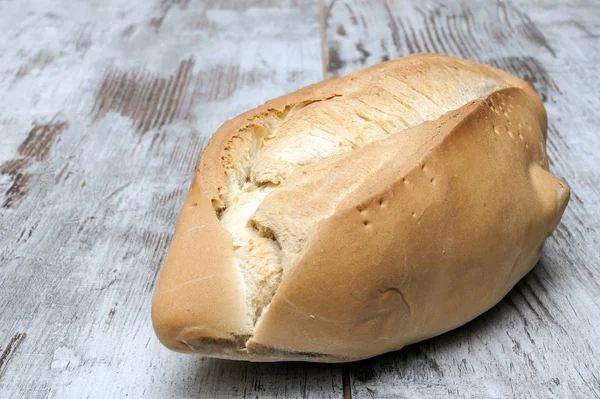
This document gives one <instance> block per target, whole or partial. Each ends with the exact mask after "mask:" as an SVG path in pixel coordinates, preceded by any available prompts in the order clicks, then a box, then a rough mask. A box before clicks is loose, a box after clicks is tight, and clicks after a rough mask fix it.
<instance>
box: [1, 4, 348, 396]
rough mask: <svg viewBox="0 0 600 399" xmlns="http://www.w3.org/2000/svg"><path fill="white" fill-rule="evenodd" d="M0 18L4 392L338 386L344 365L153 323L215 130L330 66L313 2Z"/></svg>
mask: <svg viewBox="0 0 600 399" xmlns="http://www.w3.org/2000/svg"><path fill="white" fill-rule="evenodd" d="M257 21H260V23H257ZM0 30H1V31H2V32H3V35H2V38H0V50H1V51H0V60H1V62H0V90H1V92H2V94H3V95H2V96H0V143H1V145H0V165H1V166H0V206H2V205H3V206H4V207H2V208H0V398H3V399H4V398H13V397H15V398H18V397H23V398H47V397H53V398H54V397H55V398H67V397H72V398H86V397H91V398H123V397H129V398H131V397H134V398H142V397H143V398H149V397H152V398H164V397H175V398H185V397H190V398H192V397H194V398H196V397H205V398H219V397H221V398H231V397H294V398H300V397H302V398H306V397H309V396H310V397H315V398H333V397H335V398H338V397H340V396H341V395H342V376H341V367H339V366H333V367H332V366H320V365H310V364H250V363H241V362H240V363H238V362H228V361H220V360H212V359H205V358H200V357H195V356H186V355H182V354H178V353H174V352H170V351H168V350H167V349H165V348H163V347H162V346H161V345H160V344H159V343H158V341H157V339H156V338H155V336H154V332H153V330H152V326H151V321H150V300H151V296H152V292H153V286H154V282H155V280H156V277H157V273H158V270H159V268H160V265H161V263H162V259H163V257H164V255H165V251H166V248H167V246H168V244H169V241H170V239H171V234H172V231H173V227H174V224H175V219H176V217H177V214H178V212H179V209H180V207H181V204H182V202H183V199H184V197H185V195H186V192H187V189H188V185H189V182H190V181H191V178H192V176H193V172H194V169H195V165H196V162H197V159H198V156H199V154H200V152H201V150H202V148H203V146H204V145H205V144H206V142H207V140H208V138H209V137H210V135H211V134H212V132H213V131H214V130H215V129H216V128H217V127H218V126H219V125H220V124H221V123H223V122H224V121H225V120H227V119H229V118H231V117H233V116H235V115H237V114H238V113H240V112H242V111H245V110H246V109H249V108H252V107H254V106H256V105H258V104H260V103H262V102H264V101H265V100H267V99H269V98H272V97H275V96H278V95H281V94H284V93H286V92H290V91H292V90H294V89H296V88H299V87H302V86H305V85H307V84H310V83H314V82H316V81H318V80H320V79H321V78H322V66H321V59H320V43H321V37H320V26H319V8H318V3H317V2H316V1H315V2H312V1H311V2H305V1H304V2H292V1H283V2H280V1H245V2H238V1H233V0H232V1H218V2H216V1H165V0H156V1H138V0H110V1H106V2H76V3H74V2H69V1H49V0H48V1H36V2H24V3H23V2H2V3H0Z"/></svg>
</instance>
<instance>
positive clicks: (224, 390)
mask: <svg viewBox="0 0 600 399" xmlns="http://www.w3.org/2000/svg"><path fill="white" fill-rule="evenodd" d="M341 370H342V366H341V365H340V364H327V363H308V362H265V363H262V362H261V363H253V362H244V361H235V360H223V359H210V358H205V359H201V361H200V364H199V365H198V368H197V371H196V376H195V378H194V381H195V384H193V385H195V387H196V389H197V392H196V394H198V395H199V397H210V398H234V397H276V396H277V397H279V396H281V397H299V398H307V397H309V395H310V396H314V395H315V393H316V392H322V393H324V395H323V396H333V397H339V396H340V395H341V392H342V371H341ZM189 393H191V392H189ZM317 396H319V395H317Z"/></svg>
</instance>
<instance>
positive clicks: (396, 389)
mask: <svg viewBox="0 0 600 399" xmlns="http://www.w3.org/2000/svg"><path fill="white" fill-rule="evenodd" d="M324 10H325V11H326V14H325V17H326V18H325V20H326V22H327V26H326V40H327V42H326V49H325V50H326V51H325V53H326V54H327V57H328V59H327V70H328V73H329V76H339V75H343V74H346V73H348V72H351V71H353V70H356V69H359V68H362V67H365V66H368V65H371V64H374V63H377V62H381V61H385V60H388V59H391V58H395V57H398V56H402V55H406V54H409V53H414V52H420V51H425V52H441V53H447V54H451V55H456V56H460V57H465V58H470V59H473V60H476V61H479V62H484V63H489V64H492V65H496V66H498V67H500V68H503V69H506V70H508V71H510V72H512V73H514V74H516V75H518V76H521V77H523V78H524V79H526V80H528V81H529V82H531V83H532V84H533V86H534V87H535V88H536V89H537V91H538V92H539V93H540V95H541V97H542V98H543V99H544V101H545V104H546V108H547V111H548V115H549V121H550V129H549V142H548V152H549V156H550V158H551V160H552V162H551V168H552V170H553V171H554V172H555V173H556V174H557V175H559V176H562V177H564V178H565V179H566V181H567V182H569V184H570V185H571V188H572V190H573V195H572V200H571V203H570V204H569V207H568V209H567V212H566V213H565V215H564V217H563V220H562V223H561V224H560V226H559V227H558V229H557V231H556V232H555V234H554V235H553V236H552V237H550V238H549V239H548V241H547V244H546V247H545V249H544V254H543V257H542V260H541V261H540V263H539V264H538V265H537V267H536V268H535V269H534V270H533V271H532V272H531V273H530V274H529V275H528V276H526V278H525V279H523V281H522V282H521V283H519V284H518V285H517V287H516V288H515V289H514V290H513V291H512V292H511V293H510V294H509V295H508V296H507V298H505V299H504V300H503V301H502V302H501V303H500V304H499V305H498V306H496V307H495V308H493V309H492V310H490V311H489V312H487V313H486V314H484V315H483V316H481V317H479V318H477V319H476V320H475V321H473V322H471V323H469V324H468V325H466V326H463V327H461V328H459V329H456V330H454V331H452V332H449V333H447V334H445V335H443V336H441V337H437V338H435V339H431V340H429V341H426V342H423V343H420V344H416V345H412V346H410V347H408V348H405V349H404V350H401V351H399V352H397V353H391V354H387V355H383V356H380V357H378V358H375V359H372V360H367V361H364V362H359V363H356V364H352V365H350V377H351V385H352V393H353V395H354V397H360V398H362V397H376V398H382V397H389V398H397V397H407V398H413V397H445V396H451V397H509V396H516V397H598V396H600V378H599V377H598V376H599V375H600V361H599V360H598V359H600V332H598V329H597V325H598V320H600V300H599V299H598V298H600V283H599V282H600V254H599V251H598V248H599V243H600V201H599V200H598V198H600V189H599V187H600V172H599V169H598V166H597V165H598V162H597V159H596V158H597V155H596V154H597V153H598V152H600V137H599V136H598V134H597V126H599V125H600V115H599V114H598V112H597V111H596V110H597V109H598V107H600V98H599V97H598V92H599V91H600V83H599V80H598V77H599V76H600V67H599V65H600V40H598V37H599V36H598V34H599V33H600V31H599V26H598V22H597V21H598V20H600V4H598V2H593V1H579V2H570V3H569V4H566V3H565V2H560V1H555V0H547V1H535V2H529V1H524V0H523V1H512V2H510V1H499V2H487V1H475V2H466V1H465V2H459V1H451V2H448V1H436V0H423V1H419V2H410V1H391V0H390V1H384V0H379V1H374V2H366V1H360V0H356V1H354V0H338V1H327V2H326V3H325V5H324Z"/></svg>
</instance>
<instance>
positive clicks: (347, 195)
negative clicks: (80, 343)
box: [152, 54, 569, 362]
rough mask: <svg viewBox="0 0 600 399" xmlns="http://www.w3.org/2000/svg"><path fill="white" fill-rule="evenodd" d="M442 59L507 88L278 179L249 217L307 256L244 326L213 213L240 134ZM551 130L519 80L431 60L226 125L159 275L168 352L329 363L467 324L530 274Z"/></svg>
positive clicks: (561, 195) (556, 216) (354, 79)
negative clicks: (291, 237) (292, 238)
mask: <svg viewBox="0 0 600 399" xmlns="http://www.w3.org/2000/svg"><path fill="white" fill-rule="evenodd" d="M442 67H443V68H446V69H447V68H465V69H469V70H473V71H476V72H477V73H481V74H485V75H486V76H492V77H493V78H494V79H498V80H501V81H503V82H505V83H506V85H505V88H502V89H499V90H494V91H492V92H491V93H489V94H488V95H486V96H484V97H481V98H479V99H477V100H475V101H471V102H469V103H467V104H465V105H463V106H460V107H459V108H457V109H455V110H452V111H449V112H446V113H444V114H443V115H442V116H441V117H439V118H438V119H436V120H433V121H425V122H423V123H420V124H419V125H417V126H414V127H411V128H408V129H406V130H404V131H402V132H401V133H398V134H393V135H391V136H389V137H387V138H385V139H383V140H379V141H375V142H373V143H370V144H367V145H364V146H362V147H360V148H356V149H354V150H352V151H350V152H345V153H342V154H338V155H334V156H331V157H329V158H326V159H325V160H322V161H320V162H318V163H313V164H308V165H303V166H299V167H297V168H296V169H295V170H294V171H293V172H292V173H291V175H289V176H288V177H287V178H286V179H285V181H283V182H281V184H280V186H279V187H278V189H277V190H275V191H273V192H272V193H271V194H269V195H268V196H267V197H266V199H265V200H264V201H263V203H262V204H261V205H260V206H259V208H258V210H257V211H256V213H255V214H254V216H253V220H254V221H255V222H256V223H258V224H260V225H261V226H264V227H266V228H269V229H272V231H273V232H274V233H275V234H276V235H283V234H287V233H288V231H287V230H285V231H284V228H283V227H281V226H283V225H285V229H291V230H293V232H294V234H296V235H298V236H299V237H301V240H300V241H301V242H302V250H301V251H300V252H299V253H298V255H297V256H296V257H295V258H294V260H293V262H292V264H291V265H290V266H289V267H288V268H287V269H286V270H285V272H284V275H283V279H282V281H281V284H280V285H279V287H278V289H277V291H276V294H275V296H274V297H273V298H272V300H271V302H270V305H269V306H268V307H267V308H266V309H265V310H264V312H263V314H262V316H261V317H260V318H259V319H258V322H257V323H256V326H255V327H254V329H253V330H248V327H247V325H246V319H245V312H246V303H245V301H244V286H243V279H242V276H241V273H240V271H239V270H237V268H236V266H235V264H234V261H233V246H232V239H231V236H230V235H229V233H228V232H227V231H226V230H225V229H224V228H223V227H222V226H221V224H220V222H219V218H218V216H217V214H218V212H219V209H220V208H222V207H223V206H224V203H225V202H226V200H225V199H226V197H227V194H228V193H227V191H228V175H229V174H230V173H232V172H231V171H230V169H228V168H229V167H230V166H231V165H234V164H236V162H239V160H240V159H241V158H242V157H244V156H245V155H244V154H243V153H242V151H241V150H238V148H242V147H239V146H238V145H239V142H243V140H246V139H247V137H248V136H249V135H251V134H252V129H253V128H254V127H255V126H261V125H263V124H266V123H271V122H272V120H273V119H276V118H282V116H285V115H286V113H287V112H289V110H290V109H297V108H298V107H302V106H305V105H306V104H314V103H315V102H321V101H328V100H329V99H335V101H343V100H344V96H348V95H349V94H351V93H354V92H356V91H357V90H369V82H370V81H371V80H372V79H380V78H381V76H382V75H386V74H389V75H393V74H402V73H407V71H419V70H421V69H423V68H442ZM440 85H441V86H443V85H442V84H440ZM446 90H453V87H447V88H446ZM546 129H547V121H546V114H545V110H544V107H543V104H542V102H541V100H540V99H539V97H538V96H537V95H536V93H535V91H534V90H533V89H532V88H531V87H530V86H529V85H528V84H527V83H526V82H524V81H522V80H520V79H517V78H515V77H513V76H511V75H509V74H507V73H505V72H503V71H500V70H498V69H495V68H492V67H488V66H483V65H479V64H475V63H472V62H468V61H464V60H460V59H456V58H451V57H446V56H439V55H425V54H420V55H414V56H409V57H404V58H402V59H399V60H394V61H389V62H386V63H382V64H379V65H376V66H374V67H371V68H367V69H365V70H362V71H359V72H357V73H355V74H351V75H349V76H347V77H344V78H339V79H332V80H329V81H324V82H321V83H318V84H316V85H312V86H308V87H306V88H304V89H301V90H300V91H298V92H296V93H292V94H290V95H287V96H283V97H280V98H278V99H275V100H272V101H269V102H267V103H266V104H264V105H262V106H260V107H258V108H256V109H255V110H252V111H249V112H246V113H244V114H242V115H240V116H238V117H236V118H234V119H233V120H231V121H228V122H226V123H225V124H224V125H223V126H222V127H221V128H220V129H219V130H218V131H217V132H216V133H215V135H214V136H213V137H212V139H211V140H210V142H209V144H208V145H207V147H206V148H205V150H204V152H203V154H202V157H201V159H200V162H199V167H198V170H197V173H196V175H195V177H194V181H193V183H192V186H191V188H190V192H189V194H188V198H187V199H186V201H185V204H184V206H183V209H182V211H181V214H180V217H179V219H178V222H177V227H176V231H175V235H174V238H173V241H172V244H171V248H170V249H169V253H168V255H167V258H166V259H165V263H164V266H163V269H162V271H161V275H160V278H159V281H158V283H157V287H156V292H155V297H154V300H153V307H152V319H153V324H154V328H155V331H156V333H157V336H158V337H159V339H160V340H161V342H162V343H163V344H164V345H165V346H167V347H168V348H171V349H174V350H178V351H184V352H197V353H201V354H205V355H209V356H214V357H221V358H230V359H244V360H253V361H273V360H308V361H320V362H339V361H351V360H358V359H363V358H367V357H371V356H374V355H377V354H380V353H384V352H388V351H392V350H397V349H400V348H402V347H403V346H405V345H407V344H410V343H413V342H417V341H420V340H422V339H426V338H429V337H432V336H435V335H438V334H441V333H443V332H446V331H448V330H451V329H453V328H455V327H458V326H460V325H462V324H464V323H466V322H468V321H469V320H471V319H473V318H475V317H476V316H478V315H480V314H481V313H483V312H485V311H486V310H488V309H489V308H490V307H492V306H493V305H494V304H496V303H497V302H498V301H499V300H500V299H502V298H503V297H504V296H505V295H506V293H507V292H508V291H509V290H510V289H511V288H512V287H513V286H514V285H515V284H516V282H518V281H519V280H520V279H521V278H522V277H523V276H524V275H525V274H526V273H527V272H528V271H529V270H531V268H532V267H533V266H534V265H535V264H536V262H537V261H538V259H539V256H540V253H541V249H542V246H543V243H544V240H545V238H546V237H547V236H548V235H549V234H551V232H552V231H553V229H554V228H555V227H556V225H557V224H558V222H559V220H560V217H561V215H562V213H563V211H564V209H565V207H566V205H567V202H568V199H569V188H568V186H567V185H566V183H564V182H563V181H562V180H560V179H558V178H557V177H555V176H553V175H552V174H550V173H549V172H548V160H547V157H546V151H545V137H546V136H545V135H546ZM332 182H333V183H332ZM323 187H327V190H323ZM306 193H312V194H311V195H306ZM306 215H310V218H308V219H310V220H308V219H307V217H306ZM282 217H286V218H287V219H288V220H292V222H287V224H286V223H279V222H278V221H279V220H280V219H281V218H282ZM307 220H308V221H307ZM284 249H285V248H284Z"/></svg>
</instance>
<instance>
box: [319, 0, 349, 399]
mask: <svg viewBox="0 0 600 399" xmlns="http://www.w3.org/2000/svg"><path fill="white" fill-rule="evenodd" d="M334 3H335V0H332V1H331V3H329V5H328V6H327V8H325V0H319V25H320V32H321V66H322V68H323V80H327V56H326V52H325V46H326V44H327V15H326V14H328V13H329V11H330V10H331V7H333V4H334ZM342 388H343V391H342V392H343V393H342V398H343V399H352V382H351V381H350V369H349V367H348V365H347V364H344V365H342Z"/></svg>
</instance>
